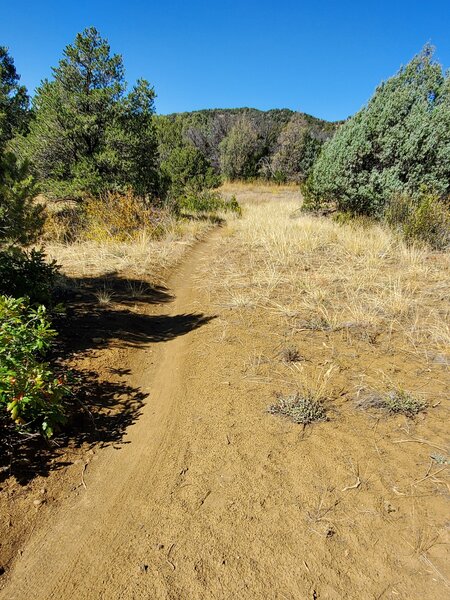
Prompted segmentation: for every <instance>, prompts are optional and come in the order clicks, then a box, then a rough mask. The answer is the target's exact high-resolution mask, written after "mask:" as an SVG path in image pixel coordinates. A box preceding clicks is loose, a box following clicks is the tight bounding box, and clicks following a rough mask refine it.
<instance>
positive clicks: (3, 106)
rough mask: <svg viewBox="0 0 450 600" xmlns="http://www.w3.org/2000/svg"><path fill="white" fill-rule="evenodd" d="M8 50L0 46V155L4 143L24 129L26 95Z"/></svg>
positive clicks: (26, 118) (25, 121)
mask: <svg viewBox="0 0 450 600" xmlns="http://www.w3.org/2000/svg"><path fill="white" fill-rule="evenodd" d="M19 80H20V76H19V75H18V73H17V71H16V68H15V66H14V61H13V59H12V57H11V56H10V55H9V53H8V49H7V48H5V47H4V46H0V154H1V152H2V151H3V149H4V147H5V145H6V143H7V142H8V141H9V140H10V139H11V138H12V137H13V136H14V135H16V134H17V133H19V132H21V131H24V130H25V129H26V125H27V121H28V113H27V109H28V102H29V99H28V95H27V91H26V89H25V87H24V86H21V85H19Z"/></svg>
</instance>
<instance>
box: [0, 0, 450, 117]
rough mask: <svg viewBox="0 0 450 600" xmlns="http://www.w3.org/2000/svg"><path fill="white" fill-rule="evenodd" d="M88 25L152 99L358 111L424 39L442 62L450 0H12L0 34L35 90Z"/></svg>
mask: <svg viewBox="0 0 450 600" xmlns="http://www.w3.org/2000/svg"><path fill="white" fill-rule="evenodd" d="M90 25H94V26H95V27H97V29H99V30H100V32H101V34H102V35H103V36H104V37H106V38H108V40H109V42H110V44H111V48H112V51H114V52H118V53H120V54H122V55H123V58H124V63H125V68H126V74H127V81H128V82H129V83H133V82H134V81H135V80H136V79H137V78H138V77H145V78H146V79H148V80H149V81H150V82H151V83H152V84H153V85H154V86H155V88H156V92H157V94H158V99H157V111H158V112H159V113H169V112H175V111H185V110H195V109H200V108H217V107H241V106H251V107H256V108H260V109H269V108H284V107H287V108H292V109H294V110H300V111H304V112H307V113H310V114H313V115H316V116H318V117H322V118H325V119H331V120H333V119H342V118H345V117H347V116H349V115H350V114H352V113H354V112H355V111H357V110H358V109H359V108H360V107H361V106H362V105H363V104H364V103H365V102H366V101H367V99H368V98H369V97H370V96H371V94H372V92H373V91H374V89H375V87H376V85H377V84H378V83H379V81H381V80H382V79H386V78H387V77H389V76H391V75H393V74H394V73H395V72H396V71H397V69H398V68H399V66H400V65H401V64H404V63H406V62H408V61H409V59H410V58H411V57H412V56H413V55H414V54H416V53H417V52H418V51H419V50H420V49H421V47H422V46H423V45H424V44H425V43H426V42H428V41H430V42H431V43H432V44H434V45H435V46H436V48H437V52H436V56H437V58H438V60H440V62H441V63H443V64H444V66H445V67H450V35H449V34H450V0H434V1H433V0H429V1H428V2H425V1H424V0H421V1H417V0H409V1H408V0H399V1H396V0H389V1H387V0H378V1H376V2H374V1H372V2H367V1H364V0H339V1H335V2H331V1H329V0H322V1H320V0H316V1H313V0H307V1H302V0H297V1H294V0H293V1H287V0H272V1H267V0H259V1H254V0H250V1H240V2H237V1H234V2H231V1H222V2H217V1H215V0H210V1H206V0H205V1H204V2H201V1H199V0H185V1H184V2H183V1H181V0H177V1H170V0H166V1H160V2H157V1H153V0H148V1H142V2H138V1H137V0H128V1H127V0H122V1H121V2H118V1H116V0H109V1H108V2H107V1H105V0H101V1H96V0H91V1H90V2H89V1H86V0H78V1H71V2H65V1H63V0H59V1H56V0H50V1H46V0H41V1H40V2H37V1H34V2H28V1H26V0H24V1H21V0H16V1H13V0H8V1H5V2H4V3H3V6H2V9H1V20H0V45H6V46H8V47H9V48H10V51H11V54H12V55H13V57H14V59H15V63H16V66H17V69H18V71H19V73H21V75H22V82H23V83H24V84H25V85H26V86H27V87H28V88H29V90H30V91H33V90H34V88H35V87H36V86H37V85H38V84H39V82H40V81H41V79H43V78H45V77H49V76H50V75H51V71H50V67H51V66H54V65H56V64H57V62H58V60H59V59H60V57H61V54H62V50H63V48H64V46H66V45H67V44H68V43H70V42H72V40H73V39H74V37H75V35H76V33H77V32H79V31H81V30H82V29H84V28H85V27H87V26H90Z"/></svg>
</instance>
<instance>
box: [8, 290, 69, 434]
mask: <svg viewBox="0 0 450 600" xmlns="http://www.w3.org/2000/svg"><path fill="white" fill-rule="evenodd" d="M55 335H56V332H55V331H54V330H53V329H52V327H51V323H50V320H49V318H48V316H47V313H46V309H45V307H44V306H42V305H40V306H38V307H36V308H33V307H31V306H30V304H29V302H28V300H27V299H24V298H17V299H15V298H11V297H8V296H3V295H0V409H1V410H2V412H3V414H4V412H6V413H7V415H8V417H9V418H10V419H12V420H13V421H14V422H15V423H16V425H18V426H19V427H21V428H24V429H26V430H30V431H40V432H41V433H42V434H43V435H44V436H45V437H51V436H52V434H53V432H54V430H55V428H57V427H58V426H59V425H61V424H62V423H64V421H65V417H64V408H63V400H64V398H65V397H66V396H67V395H68V394H69V386H68V384H67V382H66V381H65V378H64V377H57V376H55V374H54V372H53V369H52V368H51V366H50V365H49V363H47V362H43V361H42V360H41V358H40V357H42V355H43V354H44V353H45V352H46V350H48V348H49V346H50V343H51V340H52V339H53V338H54V336H55Z"/></svg>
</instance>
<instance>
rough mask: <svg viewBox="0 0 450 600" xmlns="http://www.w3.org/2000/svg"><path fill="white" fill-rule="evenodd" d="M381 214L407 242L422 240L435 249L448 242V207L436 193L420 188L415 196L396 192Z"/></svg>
mask: <svg viewBox="0 0 450 600" xmlns="http://www.w3.org/2000/svg"><path fill="white" fill-rule="evenodd" d="M384 217H385V219H386V221H387V222H388V224H389V225H390V226H391V227H393V228H394V229H397V230H399V231H400V233H401V234H402V235H403V236H404V238H405V239H406V241H407V242H409V243H413V242H422V243H425V244H427V245H428V246H430V247H431V248H434V249H436V250H444V249H445V248H447V247H448V246H449V245H450V208H449V205H448V202H445V201H444V200H442V199H441V198H440V197H439V196H437V195H435V194H433V193H429V192H427V191H426V190H425V191H423V193H422V194H421V196H420V197H419V198H418V199H414V198H411V197H409V196H407V195H400V196H397V197H395V198H393V199H392V200H391V202H390V203H389V205H388V206H387V208H386V211H385V214H384Z"/></svg>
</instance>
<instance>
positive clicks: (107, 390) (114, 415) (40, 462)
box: [0, 370, 148, 485]
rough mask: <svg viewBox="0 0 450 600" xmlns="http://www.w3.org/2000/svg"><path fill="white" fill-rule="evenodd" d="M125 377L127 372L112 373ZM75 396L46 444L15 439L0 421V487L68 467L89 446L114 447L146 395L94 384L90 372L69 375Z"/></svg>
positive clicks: (33, 439) (118, 384)
mask: <svg viewBox="0 0 450 600" xmlns="http://www.w3.org/2000/svg"><path fill="white" fill-rule="evenodd" d="M114 374H115V375H116V376H117V375H121V376H125V375H127V374H128V373H123V374H122V373H121V374H119V373H117V372H116V373H114ZM72 376H73V378H74V380H75V382H76V383H75V394H74V397H73V398H72V399H71V400H70V401H69V402H68V405H67V414H68V422H67V424H66V425H65V427H64V431H63V432H60V433H59V434H57V435H56V436H55V437H54V438H53V439H52V440H50V441H46V440H45V439H44V438H42V437H41V436H39V435H34V436H31V435H26V434H24V435H18V434H17V432H16V430H15V429H14V427H13V426H12V425H10V424H9V422H7V421H4V420H3V419H2V420H0V483H1V482H2V481H4V480H5V479H6V478H7V477H10V476H13V477H15V479H16V480H17V481H18V482H19V483H20V484H21V485H27V484H28V483H29V482H30V481H32V480H33V479H34V478H35V477H36V476H44V477H45V476H47V475H48V474H49V473H50V471H57V470H60V469H63V468H65V467H67V466H69V465H71V464H72V463H73V462H74V461H75V460H77V458H78V457H82V455H83V454H84V453H85V452H86V451H87V450H89V448H90V447H92V446H93V445H97V444H99V445H100V447H102V446H107V445H110V444H113V445H114V447H117V448H119V447H120V444H123V436H124V434H125V432H126V430H127V428H128V427H129V426H130V425H132V424H133V423H134V422H135V421H136V420H137V419H138V418H139V416H140V414H141V409H142V407H143V405H144V401H145V399H146V398H147V396H148V394H145V393H143V392H142V391H141V390H140V389H139V388H136V387H132V386H130V385H128V384H127V383H126V382H125V381H116V382H112V381H106V380H100V379H98V376H97V374H96V373H94V372H92V371H76V370H75V371H72Z"/></svg>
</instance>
